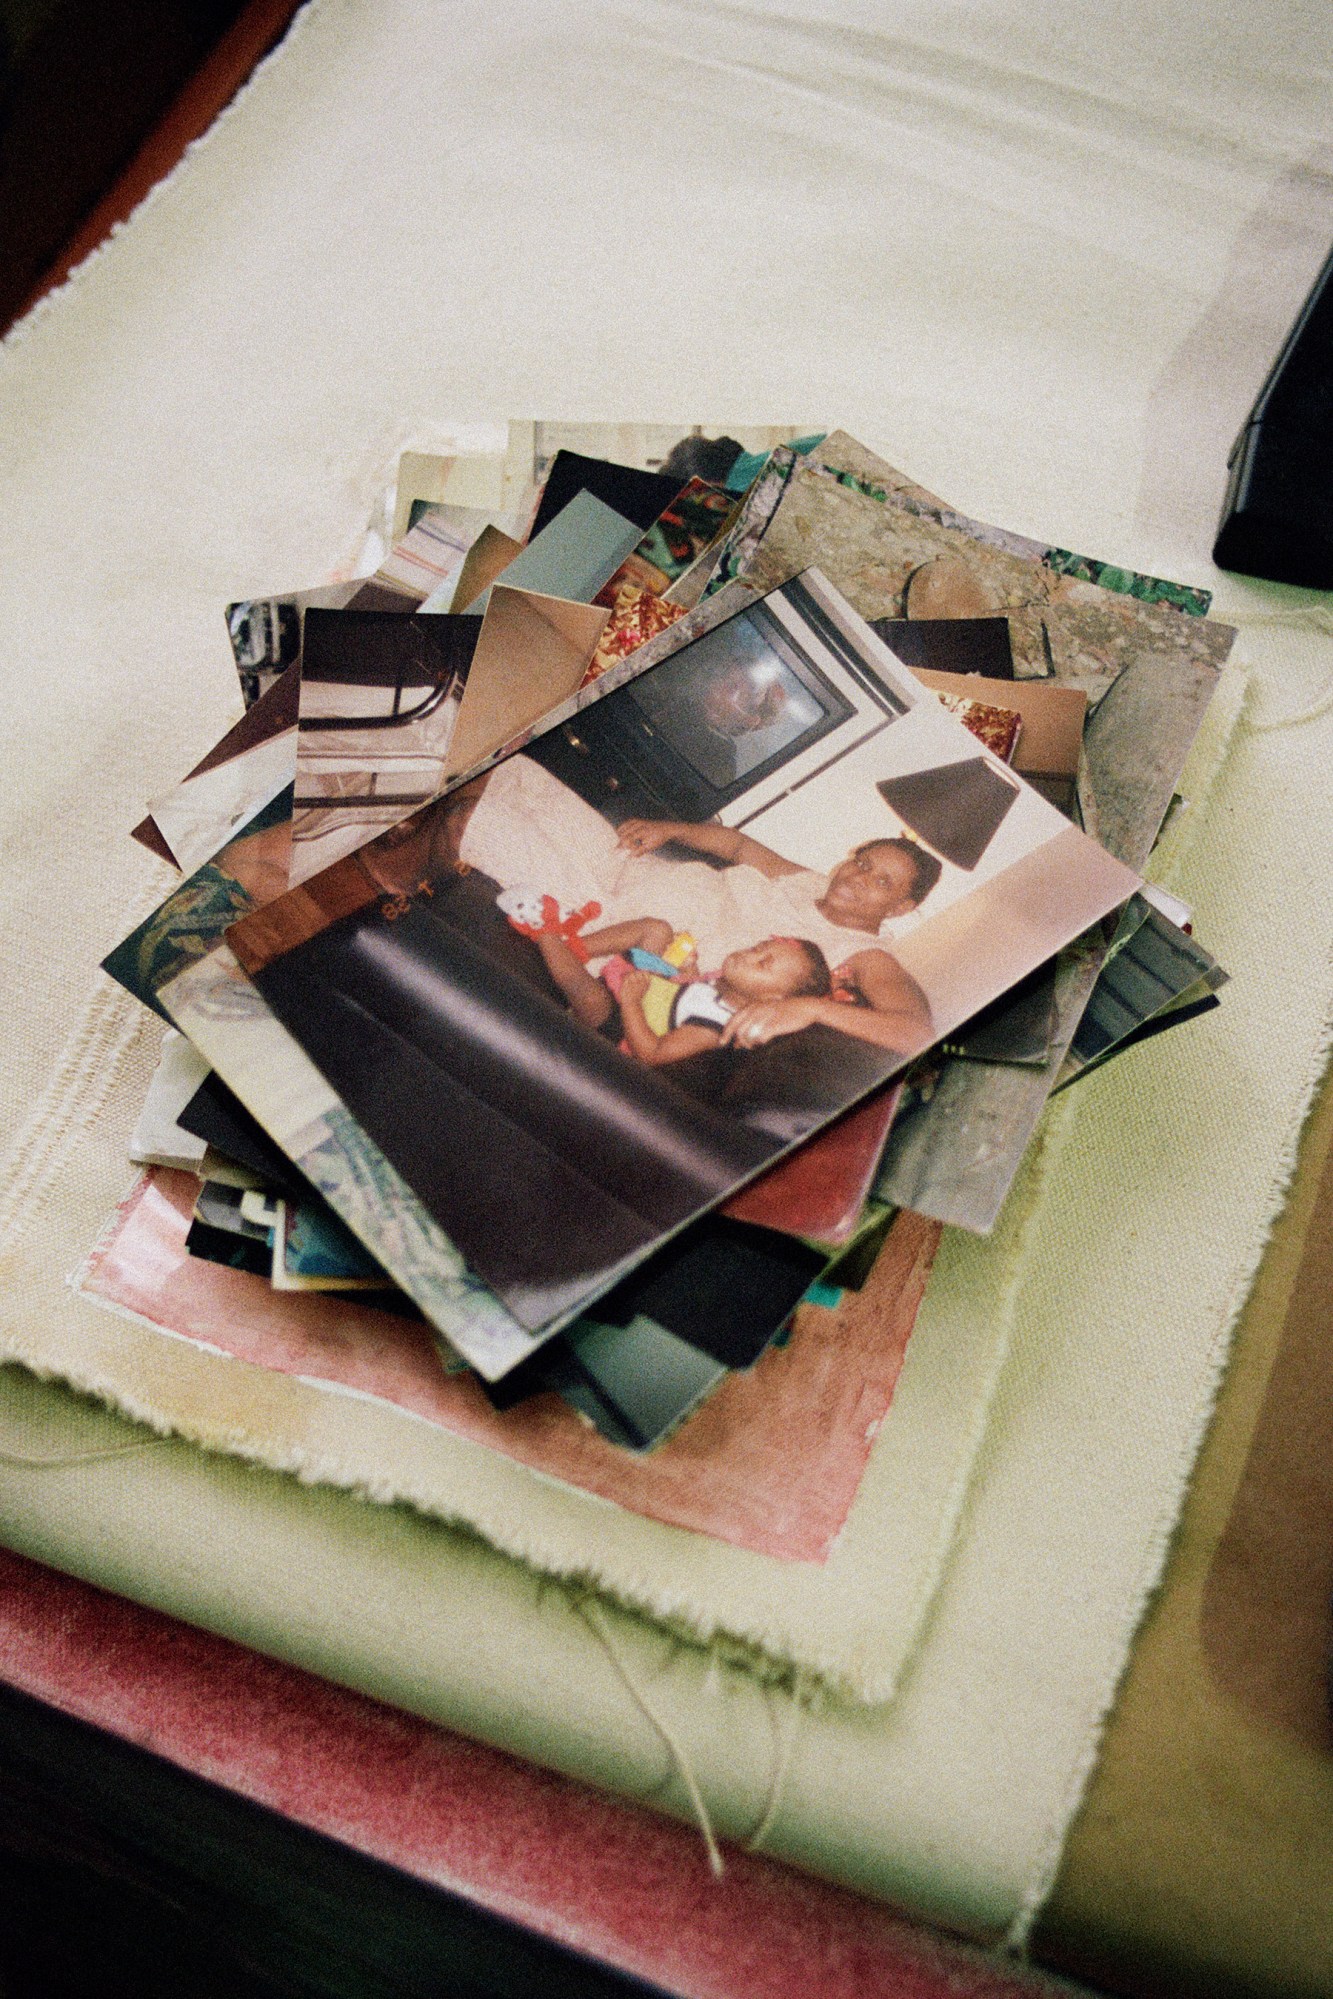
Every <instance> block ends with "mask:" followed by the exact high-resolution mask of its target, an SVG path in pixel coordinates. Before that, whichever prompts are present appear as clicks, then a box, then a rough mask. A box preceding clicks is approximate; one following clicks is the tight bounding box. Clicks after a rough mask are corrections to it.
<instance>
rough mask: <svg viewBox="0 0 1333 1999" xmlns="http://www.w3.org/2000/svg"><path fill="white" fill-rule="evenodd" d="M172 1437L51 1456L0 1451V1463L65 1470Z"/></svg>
mask: <svg viewBox="0 0 1333 1999" xmlns="http://www.w3.org/2000/svg"><path fill="white" fill-rule="evenodd" d="M175 1442H176V1439H175V1438H174V1437H141V1438H138V1439H137V1440H136V1441H135V1442H134V1443H132V1444H112V1445H110V1446H109V1447H108V1448H107V1449H105V1450H93V1451H70V1452H68V1453H67V1454H63V1455H61V1456H57V1457H52V1458H41V1457H31V1456H29V1455H28V1454H27V1452H25V1451H0V1465H9V1466H11V1467H12V1469H14V1470H15V1471H67V1470H68V1469H69V1467H70V1466H71V1465H92V1464H98V1463H99V1462H100V1461H101V1460H102V1459H104V1458H123V1457H124V1456H125V1455H126V1454H127V1452H129V1451H151V1450H153V1449H154V1448H155V1446H156V1445H158V1444H174V1443H175Z"/></svg>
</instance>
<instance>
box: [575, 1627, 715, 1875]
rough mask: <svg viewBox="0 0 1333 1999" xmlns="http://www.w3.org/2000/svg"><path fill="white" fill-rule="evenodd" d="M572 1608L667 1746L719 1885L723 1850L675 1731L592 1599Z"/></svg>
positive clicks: (710, 1866) (697, 1782) (688, 1760)
mask: <svg viewBox="0 0 1333 1999" xmlns="http://www.w3.org/2000/svg"><path fill="white" fill-rule="evenodd" d="M571 1607H572V1609H573V1610H574V1611H576V1612H577V1614H578V1615H579V1616H580V1617H581V1618H582V1619H583V1622H584V1623H585V1624H586V1625H587V1627H588V1629H589V1631H591V1633H592V1635H593V1637H594V1638H595V1639H596V1640H597V1642H598V1644H599V1645H600V1646H601V1647H602V1650H603V1651H604V1652H605V1653H606V1656H607V1658H608V1659H609V1660H610V1661H611V1664H612V1665H613V1666H614V1667H615V1669H616V1671H617V1673H618V1674H619V1675H620V1678H621V1679H622V1680H623V1681H624V1683H625V1686H626V1687H627V1688H628V1690H629V1692H630V1694H631V1696H632V1697H633V1699H634V1701H635V1702H636V1704H637V1706H638V1707H639V1709H640V1711H641V1712H642V1713H643V1715H644V1717H645V1718H646V1719H647V1721H649V1722H650V1723H651V1725H652V1727H653V1728H655V1729H656V1731H657V1733H658V1735H659V1736H660V1737H661V1738H662V1741H663V1743H664V1744H665V1745H666V1750H667V1753H668V1755H669V1756H670V1757H671V1760H672V1762H673V1763H674V1764H675V1766H676V1769H677V1770H678V1771H679V1773H680V1779H681V1782H682V1783H683V1784H684V1786H685V1791H686V1795H687V1796H688V1798H689V1801H690V1805H691V1808H692V1809H693V1812H694V1816H695V1818H696V1819H697V1820H698V1823H699V1831H700V1833H701V1834H702V1835H703V1842H704V1846H705V1848H706V1849H707V1852H708V1865H709V1868H710V1869H711V1871H712V1874H713V1877H714V1879H715V1880H718V1881H720V1880H721V1879H722V1877H723V1875H724V1874H725V1873H726V1867H725V1865H724V1863H723V1859H722V1849H721V1848H720V1847H719V1845H718V1843H717V1837H716V1834H715V1833H714V1831H713V1821H712V1819H711V1818H710V1817H709V1813H708V1807H707V1805H706V1804H705V1803H704V1795H703V1792H702V1791H701V1790H700V1788H699V1781H698V1779H697V1777H696V1776H695V1774H694V1770H693V1767H692V1766H691V1763H690V1759H689V1757H688V1756H687V1755H686V1754H685V1751H684V1749H683V1747H682V1746H681V1744H680V1742H679V1740H678V1739H677V1737H676V1735H675V1733H674V1731H673V1730H672V1729H671V1728H670V1727H669V1725H668V1724H667V1723H666V1722H665V1721H663V1719H662V1717H661V1715H660V1714H658V1713H657V1711H656V1710H655V1709H654V1707H653V1706H652V1704H651V1702H650V1701H649V1699H648V1696H647V1695H646V1694H645V1693H644V1691H643V1689H642V1687H641V1686H639V1684H638V1682H637V1681H636V1680H635V1678H634V1675H633V1674H632V1673H631V1672H630V1669H629V1667H628V1666H627V1665H626V1664H625V1661H624V1660H623V1659H622V1658H621V1656H620V1654H619V1652H618V1651H617V1650H616V1647H615V1644H614V1643H613V1641H612V1638H611V1634H610V1632H609V1631H608V1630H607V1629H606V1628H605V1626H604V1625H603V1624H602V1622H601V1620H600V1617H597V1616H594V1614H593V1613H594V1612H595V1611H596V1610H598V1608H599V1606H598V1605H597V1604H596V1603H595V1602H594V1601H593V1599H592V1598H591V1597H586V1596H583V1597H576V1598H573V1599H571Z"/></svg>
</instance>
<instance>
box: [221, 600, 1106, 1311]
mask: <svg viewBox="0 0 1333 1999" xmlns="http://www.w3.org/2000/svg"><path fill="white" fill-rule="evenodd" d="M340 868H341V870H342V872H340ZM340 868H339V867H335V868H333V869H330V870H327V871H325V873H323V874H321V875H320V876H318V877H316V878H315V879H313V880H312V881H309V882H307V883H306V884H305V886H304V888H303V889H302V890H300V891H298V892H297V893H295V894H293V895H289V896H287V897H284V898H281V899H280V900H279V901H277V902H276V903H274V904H272V905H270V906H269V907H267V908H265V909H261V910H259V911H257V912H256V913H255V914H254V915H253V916H252V917H250V918H248V919H247V920H244V921H242V922H240V923H238V924H235V925H233V927H232V928H231V929H230V930H229V932H228V939H229V943H230V945H231V947H232V948H233V950H234V951H235V954H236V957H237V959H238V960H239V962H240V965H241V966H242V968H243V969H244V970H245V971H246V972H247V973H248V975H249V976H250V978H251V979H252V980H253V981H254V983H255V985H256V986H257V987H258V989H259V991H260V993H261V994H262V995H263V998H264V1000H265V1001H266V1003H267V1005H268V1007H269V1008H270V1009H271V1010H272V1013H273V1014H274V1015H275V1016H276V1018H277V1019H278V1020H279V1021H280V1022H281V1023H282V1025H283V1026H284V1027H285V1028H286V1030H287V1032H288V1033H289V1034H290V1035H291V1036H292V1038H293V1039H294V1040H295V1041H296V1042H297V1043H298V1044H299V1046H300V1047H301V1049H303V1050H304V1051H305V1053H306V1055H307V1056H308V1057H309V1058H310V1060H311V1061H313V1062H314V1064H315V1065H316V1067H317V1068H318V1070H319V1071H320V1073H321V1074H322V1075H323V1077H324V1078H325V1079H326V1080H327V1082H328V1083H329V1085H330V1086H331V1088H332V1089H333V1090H334V1091H335V1092H336V1094H337V1097H338V1098H339V1100H340V1102H341V1104H342V1105H343V1106H344V1107H345V1109H346V1110H347V1111H348V1112H349V1113H350V1115H351V1117H352V1118H353V1119H354V1120H355V1121H356V1122H357V1124H358V1125H359V1126H360V1127H361V1128H362V1129H363V1130H364V1132H365V1133H366V1134H367V1136H368V1137H369V1138H370V1139H371V1140H372V1142H373V1143H374V1145H375V1146H376V1147H378V1149H379V1151H380V1152H381V1153H382V1154H383V1155H384V1157H385V1158H386V1159H387V1160H388V1161H389V1162H390V1164H391V1165H392V1166H393V1168H394V1170H395V1171H396V1172H397V1173H398V1174H399V1175H400V1176H401V1178H402V1180H403V1181H404V1182H405V1183H406V1185H407V1186H408V1187H410V1188H411V1189H412V1190H413V1192H414V1194H415V1195H416V1196H417V1198H418V1199H419V1200H420V1201H421V1203H422V1204H423V1206H424V1207H425V1209H426V1210H427V1212H428V1213H429V1214H430V1215H431V1216H432V1217H434V1218H435V1220H436V1221H438V1223H439V1224H440V1226H441V1227H442V1228H443V1229H444V1230H445V1231H446V1232H447V1233H448V1235H449V1237H450V1239H451V1240H452V1241H453V1242H454V1243H455V1244H456V1245H457V1247H458V1249H459V1251H460V1252H461V1254H462V1256H463V1257H464V1259H465V1261H466V1263H467V1266H468V1268H469V1269H470V1270H472V1271H473V1272H475V1273H476V1275H477V1276H479V1277H480V1278H481V1279H482V1280H483V1281H484V1282H485V1283H486V1284H487V1285H489V1286H490V1288H491V1289H492V1291H493V1292H494V1293H495V1294H496V1296H497V1297H498V1298H499V1299H501V1300H502V1301H503V1303H504V1305H505V1306H506V1308H507V1309H508V1310H509V1311H510V1312H511V1313H512V1314H513V1315H514V1317H515V1318H516V1319H517V1320H518V1321H519V1322H520V1323H521V1324H522V1325H523V1326H525V1327H527V1328H529V1329H532V1330H534V1331H535V1330H537V1329H539V1328H541V1329H553V1328H554V1327H556V1326H558V1325H560V1324H562V1323H564V1322H565V1321H566V1320H567V1319H569V1318H570V1317H571V1316H572V1315H573V1314H574V1313H576V1312H577V1311H578V1310H580V1309H581V1308H583V1307H584V1306H586V1305H587V1304H588V1303H589V1302H590V1301H591V1300H592V1299H594V1298H595V1297H596V1296H598V1295H600V1294H601V1293H602V1292H603V1291H605V1290H606V1289H607V1288H608V1287H609V1286H610V1285H611V1284H612V1283H613V1282H614V1281H615V1279H616V1278H617V1276H619V1275H621V1274H623V1273H624V1271H625V1270H627V1269H629V1268H631V1267H632V1266H633V1265H634V1263H636V1262H637V1261H638V1260H640V1259H641V1258H642V1257H643V1256H644V1255H645V1254H647V1253H648V1251H650V1250H651V1249H652V1248H653V1247H655V1246H656V1245H658V1244H660V1243H661V1242H662V1241H664V1240H665V1239H666V1238H667V1237H669V1236H670V1235H671V1234H672V1233H673V1232H674V1231H676V1230H677V1229H679V1228H681V1227H682V1226H684V1224H685V1223H686V1222H688V1221H689V1220H690V1219H691V1218H692V1217H694V1216H695V1215H698V1214H699V1213H701V1212H703V1211H704V1210H705V1209H707V1208H709V1207H711V1206H713V1205H715V1204H716V1203H717V1202H718V1201H719V1200H720V1199H722V1198H724V1197H725V1196H726V1195H727V1194H729V1193H730V1192H732V1191H733V1190H734V1189H736V1188H737V1187H739V1186H740V1185H741V1184H743V1183H744V1182H746V1181H748V1180H749V1179H750V1178H751V1177H753V1176H754V1175H755V1174H756V1173H758V1172H759V1171H760V1170H761V1169H762V1168H763V1167H764V1166H765V1165H767V1164H768V1163H770V1162H771V1161H773V1160H774V1159H776V1158H777V1157H779V1156H780V1155H781V1154H782V1153H783V1152H785V1151H786V1150H787V1149H788V1148H789V1147H791V1146H793V1145H795V1144H797V1143H799V1142H800V1141H801V1140H803V1139H804V1138H806V1137H808V1136H809V1135H810V1134H811V1133H812V1132H813V1131H815V1130H817V1129H818V1128H819V1127H820V1126H822V1125H823V1124H824V1123H826V1122H827V1121H828V1120H830V1119H831V1118H833V1117H835V1116H836V1115H837V1114H838V1113H839V1112H841V1111H843V1110H845V1109H847V1108H849V1107H850V1106H851V1105H852V1104H853V1103H855V1102H856V1101H857V1100H858V1099H859V1098H860V1097H862V1096H863V1095H865V1094H866V1093H867V1092H868V1091H869V1090H870V1089H872V1088H873V1087H875V1085H876V1084H878V1083H880V1082H883V1081H885V1080H887V1079H888V1078H889V1077H890V1076H892V1075H894V1074H896V1073H897V1072H898V1071H899V1070H901V1069H902V1068H903V1067H904V1066H905V1065H906V1064H907V1063H908V1062H909V1061H910V1060H912V1059H913V1058H914V1057H915V1056H917V1055H919V1054H920V1053H921V1052H922V1051H923V1050H925V1049H926V1048H928V1047H929V1046H931V1045H932V1044H933V1043H934V1042H936V1041H938V1040H939V1039H940V1038H941V1037H942V1036H943V1035H944V1034H946V1033H947V1032H949V1031H950V1030H951V1029H952V1028H954V1027H956V1026H957V1025H959V1024H960V1023H961V1022H962V1021H964V1020H967V1019H969V1018H970V1017H971V1016H972V1015H973V1014H975V1013H976V1012H978V1011H979V1010H980V1009H981V1008H982V1007H984V1006H985V1005H987V1004H988V1003H989V1002H990V1001H991V1000H993V999H995V998H996V997H997V996H998V995H999V994H1000V993H1002V992H1005V991H1007V990H1008V989H1009V988H1010V987H1011V986H1013V985H1014V984H1015V983H1017V981H1018V980H1019V979H1020V978H1022V977H1023V976H1024V975H1025V974H1026V973H1028V972H1030V971H1031V970H1033V968H1034V967H1035V966H1037V965H1039V964H1041V963H1043V962H1045V961H1046V960H1047V959H1049V958H1051V957H1052V956H1053V955H1054V954H1055V952H1057V951H1058V950H1059V949H1060V948H1061V947H1062V945H1064V944H1065V943H1067V942H1069V941H1070V940H1071V939H1072V938H1073V937H1076V936H1077V935H1078V934H1079V933H1080V932H1081V931H1083V930H1084V929H1086V928H1087V927H1088V925H1089V924H1091V923H1092V922H1094V921H1096V920H1097V919H1098V918H1099V917H1101V916H1103V915H1105V914H1106V913H1107V912H1108V911H1109V910H1110V909H1112V908H1114V907H1116V906H1118V905H1119V904H1121V903H1123V902H1125V901H1126V900H1127V898H1128V897H1129V895H1130V894H1132V892H1133V890H1134V888H1135V886H1136V878H1135V877H1134V876H1133V875H1132V874H1131V873H1130V871H1129V870H1128V869H1126V868H1124V867H1122V866H1121V865H1120V864H1118V863H1117V862H1115V861H1114V860H1112V859H1111V858H1110V856H1108V855H1107V854H1105V853H1104V852H1103V851H1102V850H1101V849H1099V848H1098V847H1097V846H1096V845H1095V844H1094V843H1093V842H1091V841H1090V840H1088V839H1087V838H1086V837H1085V836H1084V835H1083V834H1081V833H1080V832H1079V831H1077V830H1076V829H1075V828H1074V827H1073V826H1071V825H1070V824H1069V822H1068V821H1067V820H1066V819H1065V818H1063V817H1062V815H1061V814H1060V813H1058V812H1057V811H1056V810H1055V809H1054V808H1053V807H1052V806H1051V805H1050V804H1049V803H1047V802H1046V801H1045V800H1044V799H1042V798H1041V797H1040V796H1039V795H1038V794H1037V793H1036V792H1035V791H1033V790H1032V789H1031V788H1030V787H1029V786H1027V785H1025V784H1024V783H1023V782H1022V780H1021V779H1019V778H1017V777H1015V776H1014V775H1013V773H1012V772H1011V771H1010V770H1009V769H1008V768H1007V767H1006V765H1005V764H1004V763H1003V761H1002V760H1001V759H1000V758H999V757H997V756H996V755H994V754H993V753H992V752H990V751H988V750H987V749H986V748H985V747H984V745H983V744H981V743H980V742H979V741H978V740H977V738H976V737H975V736H974V735H973V734H971V733H969V732H968V730H967V729H966V728H964V727H963V725H962V723H961V722H960V721H958V720H957V719H955V718H954V717H953V716H951V715H949V714H948V713H947V712H946V711H945V710H944V709H943V708H942V707H941V705H940V703H939V702H938V701H936V700H935V699H934V697H933V696H932V695H930V694H929V693H927V692H926V691H925V690H924V689H923V688H922V687H921V686H920V684H919V683H918V682H916V681H915V680H914V678H913V677H912V675H911V674H910V672H908V671H907V670H906V669H905V668H904V667H903V666H902V665H901V664H900V663H899V662H898V661H897V660H896V659H895V658H894V655H893V654H892V652H891V651H890V650H889V649H888V647H887V646H886V645H884V644H883V642H882V641H880V640H879V639H877V638H876V636H875V634H874V633H873V632H871V631H870V629H869V627H868V626H867V625H865V624H864V622H863V621H862V620H861V619H859V618H858V617H857V616H856V614H855V613H854V612H852V611H851V609H850V608H849V607H848V606H847V604H846V603H845V602H844V601H843V600H842V599H841V598H840V597H839V596H838V595H837V593H836V592H835V591H833V590H832V589H831V588H830V587H829V586H828V585H827V584H826V583H825V582H824V580H823V579H822V577H820V576H819V574H818V572H815V571H809V572H807V573H806V574H805V575H804V576H802V577H798V578H795V579H793V580H792V581H791V582H790V583H788V584H786V585H784V586H783V587H782V588H780V589H778V590H776V591H774V592H772V593H771V594H770V595H769V596H768V597H767V598H765V599H763V600H762V601H761V602H758V603H755V604H753V605H751V606H750V607H749V608H747V609H746V610H745V611H743V612H742V613H740V614H739V615H737V616H733V617H732V618H730V619H728V620H727V621H726V622H725V623H723V624H720V625H718V626H717V627H715V628H714V629H713V630H711V631H709V632H707V633H705V634H704V636H703V637H701V638H699V639H697V640H695V641H694V642H693V643H692V644H690V645H688V646H686V647H684V648H683V649H682V650H681V651H679V652H678V653H676V654H675V655H673V656H672V657H671V658H669V659H667V660H666V661H664V662H663V663H662V664H660V665H659V666H656V667H653V668H651V669H650V670H649V671H648V672H646V673H644V674H642V675H640V676H639V677H638V678H636V679H635V680H632V681H630V682H629V683H627V684H626V685H625V686H623V687H620V688H617V689H616V690H615V692H613V693H612V694H610V695H608V696H607V697H606V698H605V699H604V700H602V701H601V702H599V703H597V704H595V705H593V706H590V707H588V708H586V709H584V710H583V711H582V712H580V713H579V714H578V715H576V716H575V717H574V718H573V719H572V720H569V721H567V722H565V723H563V724H561V725H559V726H557V727H555V728H554V729H552V730H550V731H548V732H547V733H546V734H545V735H543V736H541V737H539V738H538V739H536V740H535V741H534V742H532V743H531V744H530V745H529V746H528V747H527V749H526V750H525V751H523V752H520V753H519V754H516V755H513V756H510V757H508V758H507V759H505V760H504V761H503V762H501V763H500V764H498V765H496V766H495V767H494V768H493V769H492V770H491V771H489V772H488V773H486V775H485V776H484V777H482V778H480V779H478V780H476V781H475V782H474V783H472V784H469V785H467V786H465V787H463V788H462V789H460V790H458V791H455V792H453V793H452V794H449V795H448V796H446V797H445V798H444V799H442V800H440V801H438V802H437V803H436V804H435V805H433V806H431V807H430V808H429V809H428V810H427V811H426V812H424V813H418V814H417V815H415V816H414V817H413V818H411V819H408V820H406V821H404V822H403V824H402V825H401V826H400V827H398V828H396V829H394V830H393V831H392V832H391V833H389V834H388V835H386V836H384V837H382V838H381V839H380V840H378V841H376V842H373V843H371V845H369V846H367V847H365V848H363V849H362V850H361V851H360V852H359V853H358V854H357V855H356V856H355V857H353V859H352V860H350V861H348V862H345V863H342V864H340ZM349 868H354V869H355V870H356V883H355V885H353V884H352V882H351V880H350V878H348V877H346V876H345V870H347V869H349ZM368 878H370V879H373V880H375V881H376V882H377V883H378V885H379V888H380V890H381V893H380V894H378V895H377V896H376V898H375V900H374V901H367V900H366V887H365V884H366V881H367V879H368ZM224 1074H225V1071H224ZM370 1246H371V1247H372V1248H376V1247H377V1246H376V1245H374V1244H371V1245H370ZM384 1260H385V1262H386V1264H387V1266H388V1267H389V1268H390V1269H392V1263H391V1261H390V1260H389V1258H388V1257H387V1256H386V1257H385V1259H384Z"/></svg>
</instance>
